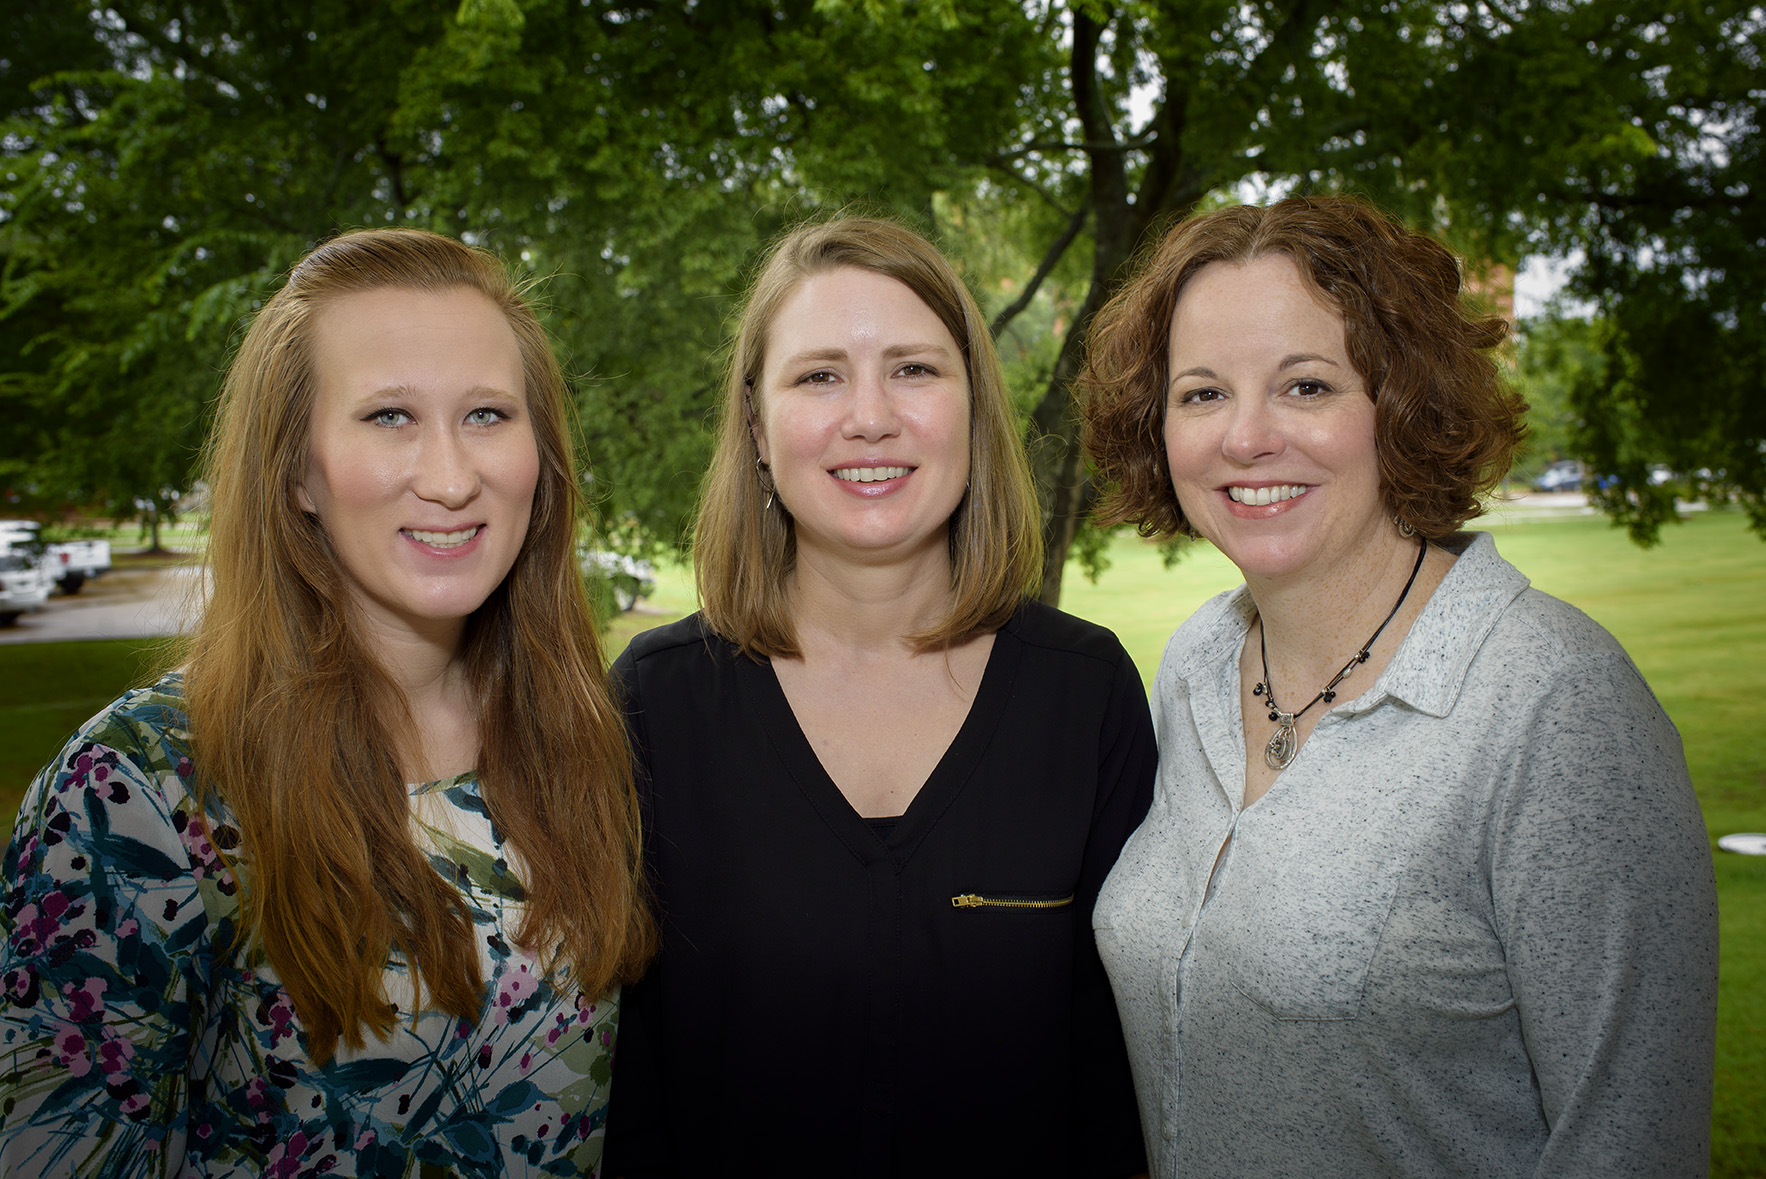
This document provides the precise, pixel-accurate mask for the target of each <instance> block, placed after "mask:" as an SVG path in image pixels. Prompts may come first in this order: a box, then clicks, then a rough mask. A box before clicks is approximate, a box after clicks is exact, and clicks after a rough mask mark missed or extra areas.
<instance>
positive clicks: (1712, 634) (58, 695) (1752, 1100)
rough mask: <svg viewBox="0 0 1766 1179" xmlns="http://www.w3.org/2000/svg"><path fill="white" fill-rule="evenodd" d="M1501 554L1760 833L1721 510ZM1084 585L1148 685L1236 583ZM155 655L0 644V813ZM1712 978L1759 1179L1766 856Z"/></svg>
mask: <svg viewBox="0 0 1766 1179" xmlns="http://www.w3.org/2000/svg"><path fill="white" fill-rule="evenodd" d="M1491 530H1492V531H1494V532H1495V533H1496V536H1497V544H1498V546H1499V548H1500V549H1501V551H1502V553H1503V555H1504V556H1506V557H1507V558H1508V559H1509V560H1511V561H1513V562H1514V563H1515V564H1516V565H1518V566H1519V567H1520V568H1521V570H1522V571H1523V572H1525V573H1526V574H1527V575H1528V576H1529V577H1530V578H1532V579H1533V583H1534V584H1535V585H1537V586H1538V587H1539V588H1541V589H1543V590H1545V591H1546V592H1548V593H1551V594H1555V595H1557V596H1558V597H1561V598H1564V599H1566V600H1568V601H1570V602H1573V603H1574V604H1575V605H1577V606H1579V607H1581V608H1582V609H1583V610H1586V611H1587V612H1588V613H1589V614H1591V615H1592V616H1593V617H1594V618H1595V619H1596V620H1598V621H1599V622H1600V623H1601V624H1602V625H1604V626H1605V627H1606V628H1607V629H1608V630H1610V631H1612V632H1613V634H1614V635H1616V636H1618V638H1619V641H1620V642H1622V643H1624V645H1625V648H1626V649H1627V650H1628V651H1630V652H1631V655H1632V657H1633V658H1634V659H1635V660H1636V661H1637V664H1638V666H1639V667H1640V668H1642V670H1643V673H1644V676H1645V677H1646V678H1647V679H1648V680H1649V682H1650V685H1651V686H1652V687H1653V688H1654V689H1655V692H1656V695H1657V696H1658V697H1659V698H1660V699H1661V701H1662V705H1663V707H1664V708H1665V709H1667V711H1668V715H1669V716H1670V717H1672V718H1673V720H1674V723H1675V724H1676V725H1677V726H1678V727H1679V729H1680V734H1681V738H1682V740H1683V741H1684V743H1685V746H1686V755H1687V762H1688V764H1689V765H1690V766H1691V769H1692V777H1693V784H1694V786H1695V788H1696V789H1697V791H1698V795H1699V801H1700V803H1701V805H1702V806H1703V808H1704V813H1705V821H1706V824H1707V826H1708V827H1709V829H1710V832H1711V835H1712V838H1713V841H1714V840H1715V838H1716V837H1717V836H1719V835H1724V834H1727V833H1729V832H1731V831H1766V743H1763V742H1761V741H1760V740H1759V739H1758V738H1759V737H1760V735H1761V733H1762V730H1766V544H1763V543H1761V541H1760V540H1758V539H1757V538H1756V537H1754V536H1753V535H1752V534H1751V533H1749V532H1748V531H1747V528H1746V524H1745V521H1744V520H1743V518H1742V517H1741V516H1740V515H1739V514H1737V513H1734V512H1703V513H1697V514H1694V515H1691V516H1689V517H1688V518H1687V519H1686V521H1685V523H1683V524H1682V525H1680V526H1679V527H1671V528H1667V529H1665V530H1664V531H1663V541H1662V544H1661V545H1660V546H1659V547H1658V548H1655V549H1652V550H1648V551H1645V550H1641V549H1638V548H1637V547H1636V546H1635V545H1633V544H1631V542H1630V541H1629V540H1627V539H1626V538H1625V535H1624V533H1623V532H1620V531H1617V530H1615V529H1612V528H1610V527H1608V526H1607V525H1606V523H1605V522H1604V521H1601V520H1598V519H1594V518H1591V517H1577V516H1570V517H1562V518H1552V519H1542V520H1536V521H1518V522H1512V523H1510V522H1503V523H1498V524H1496V525H1494V526H1492V529H1491ZM1111 560H1112V566H1111V568H1110V570H1109V571H1108V572H1107V573H1105V574H1104V576H1103V578H1102V580H1101V581H1100V582H1099V584H1097V585H1092V584H1091V583H1089V582H1087V581H1086V580H1085V579H1084V578H1083V577H1082V576H1081V575H1080V574H1079V573H1078V572H1077V571H1076V570H1070V571H1069V574H1068V579H1067V583H1066V590H1065V598H1064V601H1063V603H1062V605H1063V606H1064V607H1065V608H1066V609H1067V610H1069V611H1071V612H1073V613H1075V614H1079V615H1082V616H1084V617H1087V618H1091V619H1094V620H1095V621H1098V622H1100V623H1103V624H1104V625H1107V626H1109V627H1110V628H1111V629H1113V630H1115V631H1116V633H1117V634H1118V635H1120V636H1121V637H1122V641H1123V644H1124V645H1125V646H1126V647H1127V648H1128V650H1129V653H1130V654H1131V655H1133V657H1134V660H1135V663H1136V664H1137V665H1138V666H1139V668H1140V670H1141V674H1142V677H1143V678H1144V679H1147V680H1149V681H1150V680H1151V678H1152V675H1153V672H1154V671H1155V669H1157V667H1158V664H1159V656H1160V653H1161V651H1162V650H1163V649H1164V646H1165V640H1166V638H1167V637H1168V636H1169V635H1170V633H1171V631H1172V629H1173V628H1174V627H1175V626H1176V625H1177V624H1178V622H1180V621H1181V620H1182V619H1183V618H1185V617H1187V616H1188V615H1189V613H1190V612H1191V611H1192V610H1194V609H1195V608H1196V606H1198V605H1200V604H1201V603H1202V602H1204V601H1206V600H1207V599H1208V598H1209V597H1211V596H1213V595H1214V594H1216V593H1219V592H1220V591H1221V590H1223V589H1227V588H1229V587H1231V586H1233V585H1236V584H1237V583H1238V581H1239V578H1238V574H1237V572H1236V571H1235V570H1234V569H1233V567H1232V566H1231V564H1229V563H1228V562H1227V561H1226V559H1225V558H1223V557H1222V556H1221V555H1220V554H1219V553H1218V552H1216V551H1215V550H1213V549H1212V548H1211V547H1209V546H1208V545H1206V544H1198V545H1194V546H1192V548H1191V550H1190V552H1189V553H1187V554H1186V555H1185V557H1184V559H1183V560H1182V561H1181V562H1179V564H1178V565H1177V566H1176V567H1175V568H1173V569H1170V570H1167V569H1165V568H1163V566H1162V565H1161V563H1160V561H1159V555H1158V553H1157V551H1156V550H1154V549H1153V547H1152V546H1150V545H1147V544H1144V543H1142V542H1140V541H1138V540H1136V539H1134V538H1133V537H1127V536H1125V537H1122V538H1120V539H1118V540H1117V541H1116V542H1115V544H1114V545H1113V547H1112V549H1111ZM693 602H694V598H693V590H692V584H691V578H690V575H689V574H688V572H687V571H685V570H683V569H681V568H679V567H668V566H664V567H663V568H661V569H659V571H658V584H657V589H656V593H655V594H654V595H653V596H652V597H651V599H650V600H649V602H648V603H646V608H645V612H644V613H639V614H628V615H625V616H624V617H622V618H619V619H616V620H615V621H614V623H613V627H612V629H611V631H610V632H609V634H608V635H607V639H606V642H607V649H608V653H609V655H612V654H613V653H616V652H618V651H619V650H621V649H623V647H624V646H625V644H626V642H628V641H629V640H630V638H631V636H632V635H633V634H636V633H637V632H638V631H640V630H643V629H647V628H648V627H650V626H656V625H660V624H661V623H663V622H666V621H669V620H670V619H672V618H675V617H679V616H680V615H682V614H685V613H687V612H688V611H690V610H691V609H692V608H693ZM157 650H158V647H157V644H156V643H154V642H106V643H57V644H41V645H39V644H29V643H26V644H15V645H6V646H0V811H3V812H4V813H5V814H6V815H8V816H10V814H11V812H12V811H13V810H14V809H16V806H17V801H18V795H19V793H20V792H21V791H22V789H23V787H24V784H25V783H26V781H28V780H29V778H30V776H31V775H32V774H33V773H35V772H36V770H37V769H38V768H39V767H40V766H41V765H42V764H43V763H44V762H45V761H47V760H48V759H49V758H50V757H51V756H52V755H53V754H54V752H55V750H56V749H57V748H59V746H60V744H61V742H62V741H63V740H64V739H65V738H66V736H67V735H68V734H69V733H71V732H72V731H73V730H74V728H75V727H76V726H77V725H78V724H79V723H80V722H81V721H83V720H85V719H86V717H88V716H89V715H91V714H92V713H93V712H95V711H97V710H98V709H99V708H101V707H102V706H103V705H104V704H105V703H107V702H108V701H109V700H110V699H111V698H112V697H114V696H115V695H116V694H117V693H118V692H119V691H120V690H121V689H122V688H123V687H125V686H127V685H128V684H130V683H133V682H136V681H137V680H139V678H140V677H141V675H142V674H143V673H144V670H145V668H146V667H147V666H148V663H149V662H150V661H151V660H152V658H153V657H154V655H155V653H156V652H157ZM1715 854H1716V860H1717V888H1718V895H1719V899H1720V904H1721V920H1722V936H1723V948H1722V966H1721V977H1720V981H1719V993H1718V1028H1717V1107H1716V1112H1715V1115H1714V1119H1713V1125H1712V1138H1713V1148H1712V1160H1711V1161H1712V1174H1713V1175H1717V1176H1726V1177H1737V1179H1739V1177H1742V1176H1766V1121H1763V1120H1762V1119H1761V1118H1760V1116H1759V1108H1760V1106H1761V1102H1762V1098H1763V1096H1766V857H1743V856H1735V855H1730V854H1728V853H1725V852H1717V853H1715Z"/></svg>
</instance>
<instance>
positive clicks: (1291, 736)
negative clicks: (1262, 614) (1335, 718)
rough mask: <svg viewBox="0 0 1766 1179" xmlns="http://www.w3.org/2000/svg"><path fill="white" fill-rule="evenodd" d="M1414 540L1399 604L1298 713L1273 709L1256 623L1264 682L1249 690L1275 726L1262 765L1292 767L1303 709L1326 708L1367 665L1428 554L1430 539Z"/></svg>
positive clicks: (1261, 635)
mask: <svg viewBox="0 0 1766 1179" xmlns="http://www.w3.org/2000/svg"><path fill="white" fill-rule="evenodd" d="M1417 539H1419V540H1420V541H1422V547H1420V548H1419V549H1417V553H1416V564H1415V565H1413V566H1411V569H1410V580H1409V581H1407V582H1405V583H1404V592H1403V593H1401V594H1399V595H1398V602H1397V604H1396V605H1394V606H1393V607H1392V612H1391V613H1390V614H1388V615H1386V621H1385V622H1382V623H1380V625H1379V627H1378V628H1376V629H1375V630H1374V633H1373V634H1372V635H1371V636H1370V637H1369V638H1368V640H1367V642H1365V643H1363V644H1362V645H1361V650H1359V651H1357V652H1356V653H1355V654H1354V655H1352V656H1350V657H1349V662H1348V663H1345V664H1344V665H1343V670H1342V671H1339V672H1338V673H1337V674H1336V675H1334V676H1332V677H1331V682H1330V683H1328V684H1326V685H1325V686H1324V689H1323V690H1322V691H1320V692H1319V694H1318V695H1316V696H1314V697H1313V698H1312V699H1311V700H1309V701H1307V702H1306V708H1302V709H1301V710H1300V711H1299V712H1283V711H1282V710H1281V708H1279V707H1278V706H1277V705H1276V702H1275V688H1274V686H1273V685H1271V684H1270V682H1269V645H1268V644H1267V643H1265V642H1264V635H1265V634H1266V633H1268V632H1267V631H1265V629H1264V627H1263V623H1262V620H1261V619H1259V620H1258V624H1257V652H1258V654H1260V655H1261V656H1262V657H1263V680H1262V682H1261V683H1259V684H1258V685H1257V686H1256V687H1254V688H1252V689H1251V695H1253V696H1261V697H1263V699H1264V700H1266V701H1267V702H1268V703H1269V719H1270V720H1272V721H1274V722H1275V723H1276V728H1275V735H1274V736H1273V737H1271V738H1270V739H1269V744H1267V745H1265V746H1264V747H1263V764H1264V765H1266V766H1268V767H1269V768H1270V769H1272V770H1277V771H1280V770H1285V769H1287V768H1288V767H1289V766H1290V765H1292V764H1293V763H1294V755H1295V754H1297V753H1299V752H1300V738H1299V737H1298V736H1297V735H1296V734H1295V732H1294V722H1295V721H1297V720H1299V719H1300V718H1301V717H1302V716H1305V715H1306V709H1307V708H1311V707H1312V706H1313V705H1314V704H1317V703H1318V702H1319V701H1320V700H1323V701H1324V702H1325V703H1326V704H1329V703H1330V702H1331V701H1333V700H1335V699H1336V698H1337V685H1338V684H1340V683H1342V682H1343V681H1344V680H1346V679H1348V678H1349V673H1350V672H1352V671H1354V670H1355V669H1356V668H1358V667H1360V666H1361V665H1362V664H1364V663H1366V662H1367V653H1368V652H1369V651H1370V650H1372V649H1373V645H1374V644H1375V643H1377V642H1379V639H1380V633H1381V632H1382V631H1384V630H1385V629H1386V623H1387V622H1391V621H1392V620H1393V619H1394V618H1396V617H1398V611H1399V610H1401V609H1403V607H1404V599H1406V598H1408V597H1410V587H1411V586H1413V585H1415V584H1416V575H1417V574H1418V573H1421V572H1422V569H1423V557H1424V556H1426V555H1427V554H1428V552H1429V538H1428V537H1426V536H1423V537H1418V538H1417Z"/></svg>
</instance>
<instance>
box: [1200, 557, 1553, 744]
mask: <svg viewBox="0 0 1766 1179" xmlns="http://www.w3.org/2000/svg"><path fill="white" fill-rule="evenodd" d="M1432 543H1434V544H1438V545H1440V546H1441V547H1442V548H1444V549H1446V550H1447V551H1448V552H1451V553H1453V554H1455V556H1456V557H1457V558H1458V559H1457V560H1455V561H1454V564H1453V568H1452V569H1449V570H1448V571H1447V576H1446V577H1445V578H1443V579H1442V581H1441V584H1440V585H1439V586H1438V587H1436V589H1435V592H1434V594H1433V595H1431V596H1430V598H1429V604H1428V605H1427V606H1425V607H1423V612H1422V614H1421V615H1420V616H1418V618H1417V620H1416V623H1415V624H1414V625H1413V626H1412V627H1411V628H1410V633H1409V634H1408V635H1406V636H1405V638H1404V642H1403V643H1402V644H1401V645H1400V646H1399V648H1398V651H1397V653H1396V654H1395V655H1393V657H1392V662H1390V663H1388V664H1387V665H1386V670H1385V671H1383V672H1382V673H1380V678H1379V679H1378V680H1376V681H1375V683H1374V686H1373V687H1372V688H1371V689H1369V690H1368V692H1367V693H1366V694H1365V695H1363V696H1362V697H1360V698H1359V699H1358V700H1356V701H1355V702H1354V704H1353V705H1352V707H1353V709H1354V711H1357V712H1365V711H1369V710H1371V709H1373V708H1375V707H1377V706H1378V705H1379V704H1381V703H1383V702H1384V701H1385V700H1387V699H1396V700H1400V701H1403V702H1404V703H1405V704H1407V705H1409V706H1410V707H1412V708H1414V709H1416V710H1417V711H1418V712H1423V713H1427V714H1428V715H1430V716H1446V715H1447V714H1448V713H1449V712H1451V711H1452V710H1453V703H1454V701H1455V700H1457V699H1458V698H1459V693H1460V690H1461V688H1462V687H1463V686H1464V684H1465V678H1466V673H1467V672H1468V671H1469V670H1470V669H1471V666H1472V658H1473V656H1475V655H1476V654H1477V652H1478V648H1479V647H1480V646H1482V645H1483V642H1484V639H1485V636H1487V635H1488V634H1489V633H1490V630H1491V628H1492V627H1494V626H1495V625H1496V620H1497V619H1498V618H1500V617H1501V616H1502V612H1503V611H1504V610H1506V609H1507V608H1508V605H1509V603H1510V602H1512V601H1514V600H1515V598H1517V597H1519V596H1520V594H1521V592H1522V591H1523V590H1525V589H1526V588H1527V586H1528V585H1529V584H1530V583H1529V582H1528V580H1527V578H1526V576H1525V575H1524V574H1522V573H1521V571H1520V570H1519V569H1516V568H1515V567H1514V566H1513V565H1511V564H1509V563H1508V562H1507V561H1505V560H1503V559H1502V558H1501V557H1500V556H1498V555H1497V552H1496V542H1495V540H1494V539H1493V538H1492V537H1491V535H1490V534H1489V533H1488V532H1459V533H1455V534H1454V535H1452V536H1450V537H1448V538H1447V539H1446V540H1441V541H1434V542H1432ZM1256 614H1257V607H1256V604H1255V603H1254V602H1253V601H1252V600H1251V592H1250V591H1249V590H1248V589H1246V588H1245V587H1244V586H1242V585H1241V586H1239V587H1238V588H1236V589H1231V590H1228V591H1226V592H1225V593H1223V594H1219V595H1217V596H1215V597H1213V598H1211V599H1209V600H1208V601H1207V602H1206V603H1204V604H1203V606H1202V607H1201V609H1199V610H1197V611H1196V613H1195V614H1194V615H1193V616H1192V617H1191V618H1190V620H1189V621H1188V622H1186V623H1184V625H1183V626H1181V627H1179V628H1178V633H1177V634H1174V635H1173V636H1172V637H1171V642H1172V646H1173V647H1174V648H1177V654H1176V657H1175V658H1174V659H1173V661H1172V669H1173V670H1174V671H1175V672H1176V673H1177V675H1178V677H1180V678H1181V679H1184V680H1188V681H1194V680H1196V679H1197V678H1198V677H1199V676H1201V675H1202V674H1204V673H1205V672H1206V671H1207V670H1208V669H1210V668H1218V667H1220V666H1221V664H1222V662H1224V661H1227V660H1233V659H1236V658H1237V657H1238V653H1239V650H1240V648H1241V647H1242V646H1243V645H1244V642H1245V635H1246V633H1247V632H1248V631H1249V630H1250V629H1251V620H1252V619H1253V618H1255V617H1256ZM1180 640H1181V641H1180Z"/></svg>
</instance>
